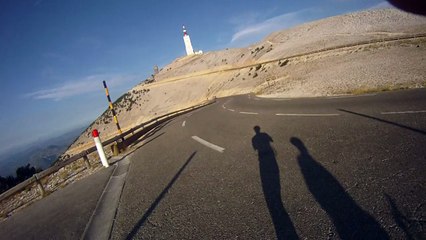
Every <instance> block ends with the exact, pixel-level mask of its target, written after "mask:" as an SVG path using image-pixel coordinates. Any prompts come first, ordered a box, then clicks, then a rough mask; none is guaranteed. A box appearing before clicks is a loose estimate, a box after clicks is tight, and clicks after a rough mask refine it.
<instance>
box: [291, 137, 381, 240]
mask: <svg viewBox="0 0 426 240" xmlns="http://www.w3.org/2000/svg"><path fill="white" fill-rule="evenodd" d="M290 142H291V143H292V144H293V145H294V146H295V147H296V148H297V149H299V151H300V154H299V156H298V157H297V161H298V164H299V167H300V170H301V172H302V174H303V177H304V178H305V182H306V185H307V187H308V189H309V191H310V192H311V193H312V195H313V196H314V198H315V200H316V201H317V202H318V203H319V204H320V205H321V208H322V209H324V210H325V211H326V212H327V214H328V216H329V217H330V219H331V221H332V222H333V224H334V226H335V227H336V230H337V232H338V234H339V236H340V238H341V239H389V236H388V234H387V233H386V231H385V230H384V229H383V228H382V227H381V226H380V224H379V223H378V222H377V221H376V220H375V219H374V218H373V217H372V216H371V215H370V214H368V213H367V212H366V211H364V210H363V209H361V208H360V207H359V206H358V205H357V203H356V202H355V201H354V200H353V199H352V198H351V196H350V195H349V194H348V193H347V192H346V191H345V189H344V188H343V187H342V186H341V185H340V183H339V182H338V181H337V180H336V178H334V176H333V175H332V174H331V173H329V172H328V171H327V169H325V168H324V167H323V166H321V164H319V163H318V162H316V161H315V160H314V159H313V158H312V156H311V155H310V154H309V152H308V150H307V149H306V147H305V145H304V144H303V142H302V141H301V140H300V139H299V138H296V137H292V138H291V139H290Z"/></svg>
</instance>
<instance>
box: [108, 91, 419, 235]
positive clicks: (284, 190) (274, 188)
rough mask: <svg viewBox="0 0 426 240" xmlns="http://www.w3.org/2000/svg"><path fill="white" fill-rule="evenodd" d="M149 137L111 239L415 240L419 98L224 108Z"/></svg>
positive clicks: (266, 102)
mask: <svg viewBox="0 0 426 240" xmlns="http://www.w3.org/2000/svg"><path fill="white" fill-rule="evenodd" d="M255 126H258V127H259V129H260V130H259V131H258V133H256V132H255V131H254V127H255ZM152 138H153V140H152V141H151V142H149V143H147V144H146V145H145V146H143V147H142V148H140V150H138V151H137V152H136V153H135V154H134V155H133V156H132V157H131V165H130V169H129V172H128V175H127V179H126V184H125V186H124V189H123V193H122V196H121V201H120V204H119V206H118V211H117V216H116V220H115V222H114V226H113V229H112V233H111V238H112V239H130V238H143V239H237V238H238V239H274V238H280V239H289V238H293V239H297V238H300V239H304V238H308V239H327V238H329V239H339V238H345V239H354V238H357V239H377V238H381V239H386V238H388V237H390V238H393V239H401V238H408V237H413V238H414V237H419V236H422V237H425V232H424V231H422V224H424V216H425V211H426V206H425V205H424V204H425V199H426V191H425V183H426V181H425V180H426V177H425V174H424V173H425V172H426V164H425V160H426V91H425V90H411V91H401V92H393V93H382V94H370V95H364V96H346V97H329V98H327V97H325V98H306V99H260V98H257V97H254V96H248V95H244V96H237V97H231V98H224V99H219V100H218V102H217V103H216V104H215V105H212V106H209V107H206V108H203V109H201V110H198V111H196V112H193V113H190V114H187V115H185V116H183V117H180V118H177V119H175V120H174V121H173V122H171V123H169V124H168V125H167V126H166V127H164V128H162V129H160V130H158V131H157V133H156V134H155V135H154V136H153V137H152ZM255 149H257V150H255Z"/></svg>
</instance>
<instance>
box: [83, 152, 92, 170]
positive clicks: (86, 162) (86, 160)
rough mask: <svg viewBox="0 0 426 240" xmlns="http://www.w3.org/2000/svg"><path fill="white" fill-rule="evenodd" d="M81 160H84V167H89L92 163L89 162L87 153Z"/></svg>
mask: <svg viewBox="0 0 426 240" xmlns="http://www.w3.org/2000/svg"><path fill="white" fill-rule="evenodd" d="M83 160H84V164H86V168H87V169H91V168H92V165H91V164H90V161H89V158H88V157H87V155H84V156H83Z"/></svg>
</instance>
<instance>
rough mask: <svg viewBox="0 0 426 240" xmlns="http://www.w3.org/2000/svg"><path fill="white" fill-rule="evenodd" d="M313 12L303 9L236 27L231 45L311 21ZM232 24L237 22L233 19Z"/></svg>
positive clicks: (312, 10)
mask: <svg viewBox="0 0 426 240" xmlns="http://www.w3.org/2000/svg"><path fill="white" fill-rule="evenodd" d="M315 12H317V10H314V9H304V10H300V11H296V12H290V13H285V14H282V15H279V16H275V17H272V18H269V19H266V20H263V21H261V22H257V23H253V24H251V25H249V26H244V27H241V26H237V28H236V29H238V30H237V32H235V33H234V34H233V35H232V39H231V43H236V42H248V41H250V40H259V38H262V37H264V36H266V35H267V34H269V33H271V32H274V31H278V30H282V29H286V28H290V27H293V26H295V25H297V24H301V23H304V22H307V21H310V20H313V19H314V17H313V14H314V13H315ZM251 20H252V19H251ZM233 22H237V21H236V20H235V19H233ZM240 22H242V21H240ZM251 42H252V41H251Z"/></svg>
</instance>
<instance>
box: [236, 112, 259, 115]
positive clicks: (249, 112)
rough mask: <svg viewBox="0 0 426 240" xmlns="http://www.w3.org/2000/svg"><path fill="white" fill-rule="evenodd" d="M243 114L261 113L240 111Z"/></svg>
mask: <svg viewBox="0 0 426 240" xmlns="http://www.w3.org/2000/svg"><path fill="white" fill-rule="evenodd" d="M240 113H241V114H252V115H257V114H259V113H255V112H240Z"/></svg>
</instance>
